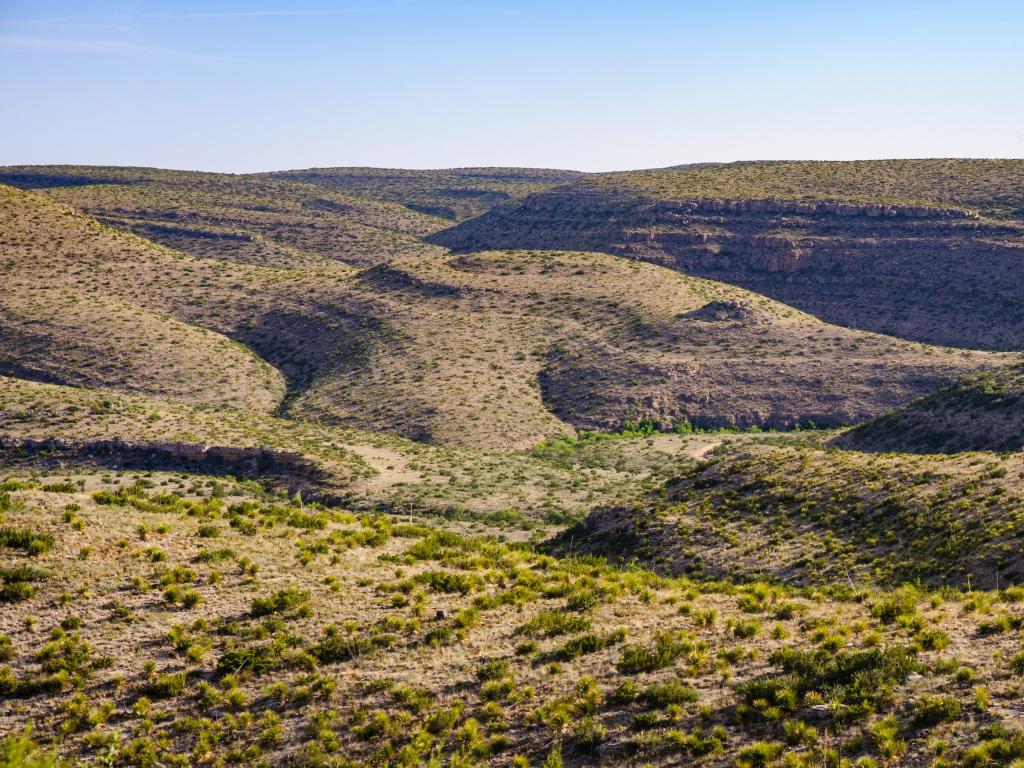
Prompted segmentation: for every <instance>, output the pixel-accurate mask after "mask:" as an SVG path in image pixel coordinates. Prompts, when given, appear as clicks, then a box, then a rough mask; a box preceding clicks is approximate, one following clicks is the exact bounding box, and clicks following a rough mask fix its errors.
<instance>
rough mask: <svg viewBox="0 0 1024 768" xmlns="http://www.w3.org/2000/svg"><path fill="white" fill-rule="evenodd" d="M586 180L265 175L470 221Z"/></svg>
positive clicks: (368, 172)
mask: <svg viewBox="0 0 1024 768" xmlns="http://www.w3.org/2000/svg"><path fill="white" fill-rule="evenodd" d="M583 175H584V174H582V173H579V172H577V171H559V170H550V169H543V168H449V169H445V170H406V169H397V168H307V169H305V170H295V171H277V172H274V173H268V174H263V176H266V177H269V178H274V179H287V180H289V181H301V182H306V183H309V184H313V185H316V186H318V187H322V188H324V189H330V190H338V191H340V192H344V193H347V194H351V195H357V196H360V197H367V198H370V199H373V200H387V201H391V202H395V203H401V204H402V205H404V206H406V207H408V208H411V209H412V210H414V211H421V212H423V213H426V214H429V215H431V216H440V217H442V218H445V219H453V220H455V221H464V220H466V219H471V218H473V217H474V216H479V215H480V214H482V213H485V212H486V211H488V210H490V209H491V208H494V207H495V206H499V205H507V204H509V203H512V202H515V201H517V200H520V199H522V198H523V197H525V196H526V195H528V194H530V193H532V192H539V191H542V190H544V189H548V188H550V187H554V186H557V185H559V184H564V183H566V182H569V181H572V180H573V179H577V178H580V177H581V176H583Z"/></svg>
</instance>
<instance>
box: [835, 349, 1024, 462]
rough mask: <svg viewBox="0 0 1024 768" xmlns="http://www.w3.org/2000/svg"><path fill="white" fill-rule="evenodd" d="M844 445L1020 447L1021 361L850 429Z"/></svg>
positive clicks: (1023, 429) (941, 449)
mask: <svg viewBox="0 0 1024 768" xmlns="http://www.w3.org/2000/svg"><path fill="white" fill-rule="evenodd" d="M836 444H837V445H840V446H842V447H844V448H852V449H854V450H866V451H900V452H904V453H958V452H961V451H984V450H989V451H1020V450H1022V449H1024V364H1020V363H1018V364H1017V365H1012V366H1007V367H1006V368H1001V369H999V370H996V371H989V372H986V373H980V374H977V375H975V376H971V377H969V378H967V379H965V380H963V381H960V382H957V383H956V384H951V385H949V386H947V387H943V388H942V389H940V390H939V391H938V392H937V393H935V394H933V395H929V396H927V397H922V398H918V399H916V400H914V401H913V402H912V403H910V404H908V405H906V406H903V407H902V408H898V409H896V410H895V411H893V412H891V413H887V414H885V415H884V416H880V417H879V418H877V419H873V420H872V421H869V422H867V423H866V424H862V425H860V426H858V427H856V428H855V429H852V430H850V431H848V432H846V433H844V434H843V435H841V436H840V437H839V438H838V439H837V440H836Z"/></svg>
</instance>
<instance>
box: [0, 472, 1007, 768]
mask: <svg viewBox="0 0 1024 768" xmlns="http://www.w3.org/2000/svg"><path fill="white" fill-rule="evenodd" d="M0 515H2V516H3V521H2V526H3V527H2V528H0V530H2V531H3V538H2V539H0V557H2V558H3V560H2V563H3V566H2V571H0V579H2V581H3V584H2V587H0V594H2V596H3V598H2V599H3V600H4V604H3V610H0V697H2V699H3V701H4V702H5V706H3V707H0V734H4V736H0V750H2V752H0V754H3V753H7V754H9V753H10V752H13V749H10V748H8V745H10V742H9V741H7V739H12V738H14V735H15V734H20V733H22V729H23V728H24V727H25V725H26V724H28V723H32V724H34V730H33V731H32V733H33V734H34V735H35V737H36V738H38V739H40V740H42V741H44V742H45V749H46V750H55V751H57V752H59V753H60V754H61V755H63V756H66V757H69V758H73V759H76V760H80V761H81V763H82V764H101V765H102V764H107V765H116V766H135V767H138V768H143V767H145V766H156V765H166V766H193V765H202V764H212V765H219V764H222V763H224V764H233V765H243V766H260V765H262V766H268V765H269V766H290V767H291V768H295V767H296V766H306V767H309V768H313V767H322V768H327V767H328V766H334V767H337V766H345V768H361V767H363V766H366V767H367V768H368V767H369V766H381V765H407V766H413V765H423V764H444V765H459V766H468V765H490V764H493V765H516V766H523V765H533V766H541V765H547V766H552V765H570V766H582V765H607V764H617V765H619V764H644V765H656V766H669V765H700V766H709V767H711V768H726V766H728V767H730V768H735V767H737V766H738V767H739V768H747V767H748V766H749V767H750V768H755V767H758V766H795V767H796V768H814V767H815V766H820V765H828V764H838V760H837V751H836V749H837V748H836V745H838V744H841V745H842V754H843V758H844V760H850V761H854V760H856V761H857V762H856V763H855V764H856V765H858V766H859V767H860V768H868V767H870V766H872V765H879V764H886V763H888V764H897V762H898V764H899V765H907V766H928V765H930V766H936V765H940V766H941V765H965V766H1007V765H1011V764H1012V761H1014V760H1019V759H1020V758H1022V757H1024V734H1022V733H1021V731H1020V730H1019V728H1020V714H1019V688H1020V675H1021V672H1022V670H1024V659H1022V657H1021V654H1020V653H1019V649H1020V643H1019V637H1018V636H1017V632H1016V631H1015V628H1016V627H1019V626H1020V624H1021V621H1022V615H1021V611H1020V602H1019V601H1020V599H1021V594H1022V593H1021V590H1020V588H1014V589H1007V590H1005V591H1000V592H995V591H993V592H980V591H977V590H975V591H972V592H970V593H964V594H959V593H955V592H946V593H942V594H940V593H934V594H928V593H925V592H923V591H921V590H918V589H915V588H913V587H903V588H901V589H899V590H897V591H896V592H892V593H889V592H882V591H878V590H874V589H863V590H859V591H855V590H853V589H851V588H849V587H848V586H844V585H843V584H838V585H835V586H834V587H832V588H830V589H821V590H815V591H799V590H794V589H791V588H788V587H785V586H772V585H768V584H764V583H759V584H753V585H749V586H744V587H732V586H730V585H727V584H721V583H708V582H701V581H690V580H685V579H678V580H677V579H667V578H662V577H659V576H656V575H655V574H653V573H651V572H649V571H645V570H641V569H638V568H633V569H630V570H619V569H616V568H612V567H609V566H607V565H606V564H604V563H602V562H600V561H598V560H595V559H575V558H571V557H553V556H549V555H544V554H541V553H539V552H537V551H536V550H535V549H534V548H533V547H531V546H529V545H525V544H522V543H519V544H509V543H506V542H503V541H501V540H498V539H496V538H494V537H478V536H466V535H465V531H464V530H463V529H462V528H460V527H459V526H458V525H457V524H455V525H452V524H438V523H437V522H436V521H428V520H421V519H415V518H409V517H404V518H402V519H395V518H391V517H387V516H373V515H362V516H356V515H353V514H351V513H350V512H349V511H348V510H346V509H344V508H323V507H318V506H311V505H309V504H303V503H302V502H301V501H299V500H297V499H296V500H292V499H288V498H284V497H281V496H275V495H271V494H266V493H265V492H263V491H262V490H261V489H260V488H259V487H258V486H256V485H255V484H253V483H236V482H232V481H230V480H225V479H223V478H211V477H204V476H201V475H200V476H196V475H188V474H182V473H175V474H168V473H161V472H147V473H129V472H109V471H108V472H104V473H103V474H98V473H91V472H85V473H78V472H73V471H70V472H69V471H64V472H59V473H56V474H53V475H38V474H37V475H35V476H28V475H26V474H13V475H10V474H8V473H5V476H4V477H3V478H2V479H0ZM940 750H941V753H942V757H941V762H939V763H936V762H935V753H936V751H940ZM844 764H846V763H844ZM851 764H854V763H852V762H851Z"/></svg>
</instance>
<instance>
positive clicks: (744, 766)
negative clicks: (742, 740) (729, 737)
mask: <svg viewBox="0 0 1024 768" xmlns="http://www.w3.org/2000/svg"><path fill="white" fill-rule="evenodd" d="M783 748H784V745H783V744H782V743H781V742H778V741H755V742H754V743H753V744H747V745H746V746H745V747H741V748H740V751H739V752H737V753H736V766H737V768H764V767H765V766H767V765H770V764H771V763H773V762H774V761H775V760H777V759H778V757H779V756H780V755H781V754H782V750H783Z"/></svg>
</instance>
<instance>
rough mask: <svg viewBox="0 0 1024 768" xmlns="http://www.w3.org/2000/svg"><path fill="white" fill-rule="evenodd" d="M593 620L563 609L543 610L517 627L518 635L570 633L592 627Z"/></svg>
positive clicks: (551, 635)
mask: <svg viewBox="0 0 1024 768" xmlns="http://www.w3.org/2000/svg"><path fill="white" fill-rule="evenodd" d="M590 626H591V620H590V619H589V618H587V617H586V616H577V615H574V614H571V613H565V612H563V611H541V612H540V613H538V614H537V615H535V616H533V617H532V618H530V620H529V621H527V622H525V623H524V624H520V625H519V626H518V627H516V634H517V635H544V636H546V637H554V636H556V635H570V634H575V633H576V632H585V631H587V630H588V629H590Z"/></svg>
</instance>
